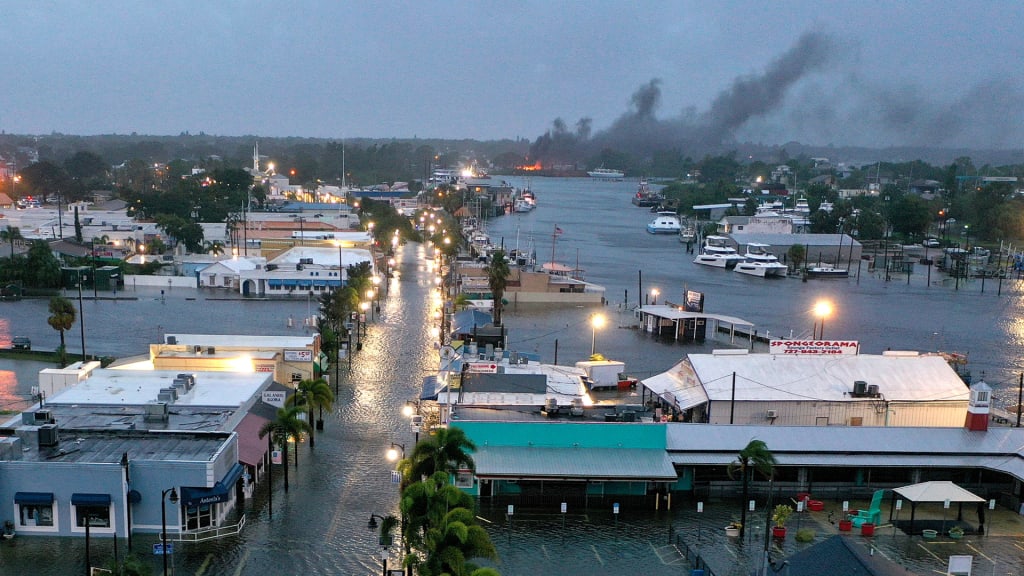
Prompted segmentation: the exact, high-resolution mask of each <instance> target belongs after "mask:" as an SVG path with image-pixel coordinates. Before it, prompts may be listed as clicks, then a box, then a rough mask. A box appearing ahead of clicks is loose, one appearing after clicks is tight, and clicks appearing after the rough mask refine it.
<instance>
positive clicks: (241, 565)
mask: <svg viewBox="0 0 1024 576" xmlns="http://www.w3.org/2000/svg"><path fill="white" fill-rule="evenodd" d="M248 560H249V549H248V548H246V549H245V553H244V554H242V559H241V561H240V562H239V563H238V568H237V569H235V576H242V568H245V563H246V562H247V561H248Z"/></svg>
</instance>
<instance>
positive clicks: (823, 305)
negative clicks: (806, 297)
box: [811, 300, 832, 340]
mask: <svg viewBox="0 0 1024 576" xmlns="http://www.w3.org/2000/svg"><path fill="white" fill-rule="evenodd" d="M831 314H832V303H831V302H829V301H828V300H819V301H818V302H817V303H816V304H815V305H814V315H815V316H817V317H818V318H820V319H821V328H819V329H818V334H817V339H818V340H822V339H824V338H825V318H828V317H829V315H831ZM811 338H814V330H813V329H812V330H811Z"/></svg>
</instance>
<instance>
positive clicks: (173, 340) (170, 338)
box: [167, 336, 178, 345]
mask: <svg viewBox="0 0 1024 576" xmlns="http://www.w3.org/2000/svg"><path fill="white" fill-rule="evenodd" d="M167 343H168V344H171V345H174V344H177V343H178V338H177V337H176V336H168V337H167Z"/></svg>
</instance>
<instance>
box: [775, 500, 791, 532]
mask: <svg viewBox="0 0 1024 576" xmlns="http://www.w3.org/2000/svg"><path fill="white" fill-rule="evenodd" d="M792 515H793V507H792V506H790V505H789V504H779V505H778V506H776V507H775V509H774V510H772V522H775V526H774V527H773V528H772V536H774V537H776V538H785V537H786V521H787V520H789V517H790V516H792Z"/></svg>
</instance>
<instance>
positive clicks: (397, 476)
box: [391, 470, 402, 484]
mask: <svg viewBox="0 0 1024 576" xmlns="http://www.w3.org/2000/svg"><path fill="white" fill-rule="evenodd" d="M391 483H392V484H401V483H402V473H401V472H399V471H398V470H392V471H391Z"/></svg>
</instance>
